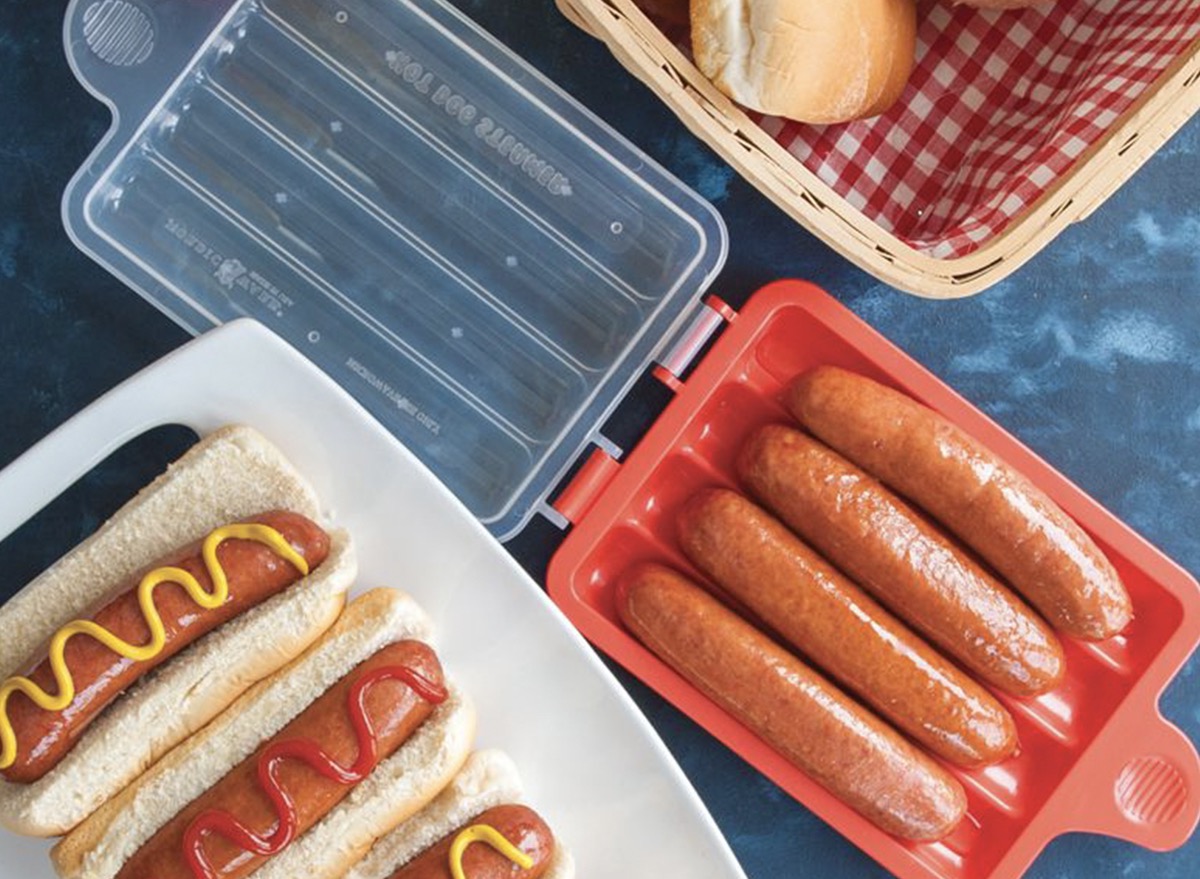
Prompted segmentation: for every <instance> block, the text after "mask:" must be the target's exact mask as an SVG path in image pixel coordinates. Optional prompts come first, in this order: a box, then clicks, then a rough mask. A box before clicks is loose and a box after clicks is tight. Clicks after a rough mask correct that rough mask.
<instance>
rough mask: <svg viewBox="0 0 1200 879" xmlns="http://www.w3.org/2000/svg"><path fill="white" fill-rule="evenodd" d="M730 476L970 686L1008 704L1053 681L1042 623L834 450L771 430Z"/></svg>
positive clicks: (753, 441) (1058, 652)
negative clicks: (1004, 696) (1000, 693)
mask: <svg viewBox="0 0 1200 879" xmlns="http://www.w3.org/2000/svg"><path fill="white" fill-rule="evenodd" d="M738 473H739V474H740V475H741V478H742V481H743V482H744V483H745V484H746V486H747V487H748V488H749V489H750V491H751V493H752V494H754V495H755V496H756V497H757V498H758V499H759V500H761V501H762V502H763V503H764V504H765V505H766V506H767V507H768V508H769V509H770V510H771V511H772V512H774V513H775V514H776V515H777V516H779V518H780V519H782V520H783V521H784V522H785V523H786V524H787V525H789V526H790V527H791V529H792V530H793V531H795V532H796V533H797V534H798V535H800V537H801V538H803V539H804V540H805V541H807V542H808V543H809V544H810V545H811V546H812V547H813V548H814V549H816V550H817V551H818V552H820V553H821V555H823V556H824V557H825V558H827V559H829V561H831V562H833V563H834V564H835V565H837V567H838V568H840V569H841V570H842V572H843V573H845V574H848V575H849V576H850V578H851V579H853V580H854V581H855V582H856V583H858V584H859V585H860V586H862V587H863V588H865V589H867V590H868V591H869V592H870V593H871V594H872V595H874V596H875V597H876V598H877V599H879V600H880V601H881V602H883V603H884V604H885V605H886V606H887V607H888V608H889V609H890V610H891V611H892V612H893V613H895V614H896V615H897V616H899V617H901V618H902V619H904V620H905V621H906V622H908V623H909V624H910V625H912V626H913V627H914V628H915V629H917V630H918V631H919V632H921V633H922V634H924V635H925V636H926V637H927V638H929V640H930V641H932V642H933V643H934V644H935V645H936V646H938V647H940V648H941V649H942V650H944V651H945V652H946V653H948V654H949V655H950V656H952V657H954V658H955V659H957V660H958V661H959V662H961V663H962V664H963V665H964V666H966V667H967V668H968V669H969V670H970V671H972V672H974V673H975V674H976V675H977V676H978V677H979V678H982V679H983V680H984V681H986V682H988V683H990V684H992V685H994V686H996V687H999V688H1000V689H1002V690H1004V691H1005V692H1008V693H1011V694H1013V695H1015V696H1032V695H1036V694H1038V693H1042V692H1045V691H1046V690H1049V689H1051V688H1053V687H1054V686H1056V685H1057V684H1058V682H1059V681H1060V680H1062V676H1063V672H1064V670H1065V665H1064V660H1063V652H1062V645H1061V644H1059V642H1058V639H1057V638H1056V637H1055V636H1054V633H1053V632H1052V631H1051V630H1050V627H1049V626H1047V625H1046V623H1045V622H1044V621H1043V620H1042V619H1041V617H1039V616H1038V615H1037V614H1035V613H1034V612H1033V611H1031V610H1030V609H1029V608H1028V607H1026V606H1025V604H1024V603H1023V602H1022V601H1021V600H1020V599H1019V598H1017V597H1016V596H1015V595H1013V594H1012V592H1010V591H1009V589H1008V588H1007V587H1006V586H1004V585H1003V584H1001V583H1000V582H999V581H997V580H996V578H994V577H993V576H992V575H991V574H989V573H988V572H987V571H985V570H984V569H983V568H982V567H981V566H980V565H979V564H978V563H977V562H975V560H974V559H973V558H971V556H970V554H969V553H967V552H966V551H965V550H963V549H961V548H960V547H958V546H956V545H955V544H954V543H953V542H952V541H951V540H950V538H948V537H947V536H946V535H945V534H943V533H942V531H941V530H940V529H938V528H937V526H935V525H934V524H933V523H932V522H930V521H929V520H928V519H926V518H925V517H924V516H922V515H921V514H920V513H918V512H917V511H916V510H914V509H912V508H911V507H909V506H908V505H907V504H905V503H904V502H903V501H902V500H900V498H898V497H897V496H896V495H894V494H892V493H891V492H890V491H888V490H887V489H886V488H884V487H883V485H881V484H880V483H879V481H878V480H876V479H874V478H873V477H871V476H870V475H868V474H867V473H865V472H863V471H862V470H860V469H859V468H857V467H855V466H854V465H853V464H851V463H850V462H849V461H847V460H846V459H845V458H843V457H842V456H841V455H839V454H838V453H837V452H835V451H833V450H832V449H830V448H828V447H827V446H825V445H823V444H822V443H820V442H818V441H817V440H815V439H813V438H812V437H809V436H806V435H805V434H803V433H801V432H800V431H798V430H792V429H791V428H789V427H784V426H782V425H778V424H770V425H766V426H764V427H762V428H761V429H759V430H758V431H756V432H755V433H754V434H753V435H751V437H750V439H749V440H748V441H747V442H746V444H745V446H743V447H742V452H741V455H740V456H739V458H738Z"/></svg>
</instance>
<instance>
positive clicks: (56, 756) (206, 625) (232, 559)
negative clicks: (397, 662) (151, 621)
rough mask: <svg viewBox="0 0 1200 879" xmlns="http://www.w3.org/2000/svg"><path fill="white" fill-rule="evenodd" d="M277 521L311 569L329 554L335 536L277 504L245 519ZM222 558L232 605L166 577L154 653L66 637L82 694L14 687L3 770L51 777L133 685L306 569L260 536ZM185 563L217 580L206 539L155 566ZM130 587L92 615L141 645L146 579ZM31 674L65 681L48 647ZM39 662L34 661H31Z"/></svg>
mask: <svg viewBox="0 0 1200 879" xmlns="http://www.w3.org/2000/svg"><path fill="white" fill-rule="evenodd" d="M245 521H246V522H254V523H259V524H263V525H268V526H270V527H271V528H274V529H275V530H276V531H278V532H279V533H280V534H282V535H283V537H284V539H285V540H286V541H287V542H288V544H290V545H291V546H292V548H293V549H295V550H296V551H297V552H298V553H299V554H300V555H301V556H303V557H304V560H305V561H306V562H307V563H308V566H309V570H310V571H311V570H312V569H314V568H316V567H317V566H318V565H320V564H321V563H322V562H323V561H324V560H325V558H326V556H327V555H328V554H329V536H328V535H327V534H326V533H325V531H324V530H322V529H321V527H320V526H319V525H317V524H316V523H314V522H312V521H311V520H309V519H308V518H306V517H304V516H302V515H300V514H299V513H291V512H286V511H271V512H267V513H263V514H261V515H258V516H254V517H252V518H250V519H247V520H245ZM217 560H218V562H219V564H220V566H221V568H222V569H223V570H224V571H225V573H226V577H227V579H228V583H229V596H228V598H227V600H226V601H225V603H224V604H222V605H221V606H219V607H217V608H215V609H213V610H205V609H203V608H201V607H200V606H199V605H197V604H196V603H195V601H193V600H192V598H191V597H190V596H189V595H188V594H187V592H186V591H185V590H184V589H183V587H182V586H180V585H178V583H176V582H173V581H167V582H163V583H162V584H161V585H159V586H158V587H157V588H156V589H155V590H154V592H153V603H154V607H155V608H157V610H158V613H159V616H160V617H161V618H162V622H163V628H164V631H165V636H166V642H165V644H164V646H163V649H162V650H161V651H160V652H159V653H158V654H157V655H156V656H154V657H153V658H152V659H148V660H143V661H135V660H132V659H127V658H125V657H123V656H120V655H118V654H117V653H115V652H113V651H112V650H110V649H109V648H108V647H107V646H105V645H104V644H101V643H100V642H99V641H97V640H95V639H94V638H92V637H89V636H85V635H78V636H76V637H73V638H71V639H70V640H69V641H67V642H66V646H65V647H64V649H63V659H64V660H65V662H66V666H67V669H68V670H69V672H70V675H71V678H72V679H73V680H74V682H75V698H74V699H73V700H72V701H71V703H70V704H69V705H68V706H67V707H66V708H65V709H64V710H62V711H50V710H47V709H43V708H41V707H39V706H38V705H36V704H35V703H34V702H33V701H32V700H31V699H30V698H29V697H28V696H26V695H25V694H24V693H23V692H16V693H13V694H12V695H11V696H10V698H9V700H8V703H7V706H6V710H7V713H8V718H9V721H10V722H11V723H12V727H13V732H14V734H15V736H16V741H17V749H16V759H15V761H14V762H13V764H12V765H11V766H10V767H8V768H7V769H5V770H2V771H0V774H2V775H3V776H4V778H5V779H6V780H8V781H11V782H17V783H29V782H33V781H36V780H38V779H39V778H41V777H43V776H44V775H45V774H46V773H47V772H49V771H50V770H51V769H53V768H54V767H55V766H57V765H58V763H59V762H60V761H61V760H62V758H63V757H65V756H66V755H67V753H68V752H69V751H70V750H71V747H72V746H73V745H74V744H75V742H76V740H77V739H78V738H79V736H80V734H81V733H82V732H83V731H84V730H85V729H86V728H87V726H88V724H90V723H91V722H92V721H93V720H94V719H95V718H96V717H97V716H98V715H99V714H100V712H101V711H103V710H104V708H105V707H106V706H107V705H108V704H109V703H111V702H112V701H113V700H114V699H115V698H117V696H119V695H120V694H121V693H122V692H123V691H124V690H125V689H126V688H127V687H129V686H130V685H132V684H133V683H134V682H135V681H137V680H138V679H139V678H141V677H142V676H144V675H146V674H147V673H149V672H150V671H151V670H152V669H154V668H157V667H158V666H159V665H161V664H162V663H164V662H166V661H167V660H168V659H170V658H171V657H172V656H174V655H175V654H176V653H178V652H179V651H180V650H182V649H184V648H185V647H187V646H188V645H189V644H191V643H193V642H195V641H196V640H197V639H199V638H200V637H202V636H203V635H205V634H207V633H208V632H210V631H212V630H213V629H215V628H217V627H218V626H220V625H221V624H222V623H224V622H226V621H228V620H230V619H232V618H234V617H235V616H237V615H238V614H240V613H243V612H244V611H246V610H248V609H250V608H251V607H254V606H255V605H256V604H259V603H261V602H263V601H265V600H267V599H268V598H270V597H271V596H272V595H275V594H276V593H278V592H281V591H283V590H284V589H285V588H287V587H288V586H290V585H292V584H293V583H296V582H297V581H298V580H300V579H301V578H302V576H303V575H302V573H301V572H300V571H299V570H297V569H296V568H295V567H294V566H293V565H292V564H291V563H290V562H288V561H287V560H285V559H284V558H282V557H281V556H279V555H277V554H276V553H275V551H274V550H273V549H271V548H269V547H267V546H265V545H263V544H261V543H258V542H255V541H253V540H240V539H229V540H225V541H223V542H222V543H221V544H220V545H219V546H218V547H217ZM164 566H172V567H178V568H181V569H183V570H184V571H187V572H188V573H189V574H191V575H192V576H193V577H195V578H196V580H197V581H198V582H199V584H200V586H201V587H202V588H203V589H204V590H205V591H206V592H212V588H213V586H212V580H211V578H210V577H209V574H208V570H207V567H206V565H205V564H204V561H203V559H202V558H201V552H200V544H199V543H196V544H194V545H192V546H189V547H187V548H185V549H182V550H180V551H179V552H178V553H177V554H175V555H174V556H172V557H170V558H168V559H165V560H164V561H161V562H159V563H157V564H155V565H152V566H151V567H152V568H160V567H164ZM139 579H140V576H139V578H137V579H135V580H134V581H133V583H132V584H130V585H128V586H126V587H124V588H123V589H122V590H121V591H120V592H118V593H117V594H116V596H115V597H114V598H112V599H111V600H110V601H109V602H108V603H107V604H105V605H104V606H103V607H101V608H100V609H99V610H97V611H96V612H95V613H94V614H92V616H91V620H92V621H93V622H95V623H96V624H97V625H99V626H100V627H101V628H103V629H106V630H108V631H110V632H111V633H112V634H114V635H116V636H117V637H118V638H120V639H121V640H123V641H125V642H127V643H130V644H135V645H142V644H146V643H148V642H149V641H150V638H151V633H150V628H149V626H148V624H147V621H146V617H145V615H144V614H143V612H142V609H141V606H140V605H139V601H138V580H139ZM35 661H36V663H37V664H36V666H35V667H34V668H33V671H32V672H30V673H29V675H28V677H29V678H30V680H32V681H33V682H34V683H35V684H37V685H38V686H39V687H41V688H42V689H43V690H45V691H46V692H47V693H51V694H54V693H58V692H59V688H58V685H57V683H56V680H55V676H54V672H53V670H52V668H51V664H50V660H49V658H48V657H47V656H46V655H45V654H43V656H42V657H41V658H40V659H39V660H35ZM30 664H31V665H32V664H33V663H30Z"/></svg>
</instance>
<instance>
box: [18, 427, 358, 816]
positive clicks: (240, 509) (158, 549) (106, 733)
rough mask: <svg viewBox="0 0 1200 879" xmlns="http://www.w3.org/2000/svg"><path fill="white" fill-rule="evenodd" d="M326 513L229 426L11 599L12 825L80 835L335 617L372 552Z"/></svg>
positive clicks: (261, 444)
mask: <svg viewBox="0 0 1200 879" xmlns="http://www.w3.org/2000/svg"><path fill="white" fill-rule="evenodd" d="M319 519H320V508H319V505H318V502H317V499H316V495H315V493H314V492H313V490H312V488H311V487H310V486H309V485H308V484H307V483H306V482H305V481H304V479H303V478H302V477H301V476H300V475H299V474H298V473H297V472H296V471H295V470H294V468H293V467H292V465H291V464H290V463H289V462H288V461H287V460H286V459H285V458H284V456H283V455H282V454H281V453H280V452H279V451H278V450H277V449H276V448H275V447H274V446H272V445H271V444H270V443H268V442H267V441H266V440H265V439H263V437H262V436H260V435H259V434H258V433H256V432H255V431H253V430H250V429H248V428H244V427H229V428H225V429H222V430H218V431H216V432H214V433H213V434H211V435H209V436H208V437H207V438H205V439H204V440H202V441H201V442H200V443H198V444H197V445H196V446H194V447H193V448H192V449H191V450H189V451H188V452H187V453H186V454H185V455H184V456H183V457H182V458H181V459H180V460H179V461H177V462H176V463H175V464H173V465H172V466H171V468H170V469H169V470H168V471H167V472H166V473H165V474H163V475H162V476H160V477H159V478H158V479H157V480H155V481H154V482H153V483H152V484H151V485H150V486H148V487H147V488H146V489H144V490H143V491H142V492H141V493H140V494H138V495H137V497H135V498H134V499H133V500H131V501H130V502H129V503H127V504H126V505H125V506H124V507H122V508H121V509H120V510H119V511H118V512H117V513H116V514H115V515H114V516H113V517H112V518H111V519H110V520H109V521H108V522H106V523H105V524H104V525H103V526H102V527H101V528H100V529H99V530H98V531H97V532H96V533H95V534H94V535H93V536H92V537H90V538H88V539H87V540H85V541H84V542H83V543H82V544H80V545H79V546H78V547H76V548H75V549H74V550H72V551H71V552H69V553H68V554H67V555H66V556H64V557H63V558H62V559H61V560H59V561H58V562H57V563H56V564H54V565H53V566H52V567H51V568H50V569H49V570H47V571H46V572H45V573H43V574H42V575H41V576H39V577H38V578H36V579H35V580H34V581H33V582H32V583H30V584H29V585H28V586H27V587H26V588H25V589H24V590H22V591H21V592H20V593H18V594H17V595H16V596H15V597H14V598H13V599H12V600H10V601H9V602H8V603H7V604H5V605H4V606H3V607H2V608H0V633H2V637H0V779H3V780H0V824H3V825H5V826H6V827H8V828H10V829H12V830H15V831H17V832H20V833H26V834H31V835H38V836H48V835H54V834H60V833H63V832H66V831H67V830H69V829H70V828H72V827H74V826H75V825H76V824H78V823H79V822H80V821H81V820H82V819H84V818H85V817H86V816H87V815H89V814H90V813H91V812H93V811H94V810H95V809H96V808H97V807H98V806H100V805H101V804H102V803H104V802H105V801H106V800H108V799H109V798H110V797H112V796H113V795H114V794H115V793H116V792H117V791H119V790H121V789H122V788H124V787H125V786H126V785H127V784H129V783H130V782H132V781H133V780H134V779H135V778H137V777H138V775H140V774H141V773H142V772H143V771H144V770H145V769H146V768H147V767H148V766H150V765H151V764H152V763H153V762H154V761H155V760H157V759H158V758H160V757H161V756H162V755H163V754H165V753H166V752H167V751H168V750H170V749H171V748H172V747H173V746H175V745H176V744H178V743H179V742H180V741H182V740H183V739H185V738H186V737H187V736H188V735H190V734H191V733H193V732H195V731H196V730H198V729H200V728H201V727H202V726H204V724H206V723H207V722H208V721H209V720H211V719H212V718H213V717H215V716H216V715H217V714H218V713H220V712H221V711H222V710H223V709H224V708H225V707H226V706H227V705H229V703H231V702H232V701H233V700H234V699H235V698H237V696H238V695H239V694H241V693H242V692H244V691H245V690H246V688H247V687H249V686H250V685H251V684H253V683H254V682H255V681H257V680H259V679H261V678H263V677H265V676H266V675H268V674H270V673H272V672H273V671H275V670H276V669H278V668H280V667H281V666H283V665H284V664H286V663H287V662H288V661H289V660H291V659H292V658H294V657H295V656H297V655H298V654H300V653H301V652H302V651H303V650H304V649H305V648H306V647H307V646H308V645H310V644H311V643H312V642H313V641H314V640H316V638H318V637H319V636H320V635H321V633H322V632H324V631H325V630H326V629H327V628H328V627H329V626H330V625H332V623H333V621H334V620H335V619H336V618H337V615H338V613H339V612H340V610H341V609H342V606H343V604H344V602H345V593H346V590H347V588H348V587H349V585H350V583H351V582H352V580H353V578H354V576H355V574H356V562H355V556H354V552H353V548H352V546H351V544H350V540H349V537H348V535H346V534H345V533H344V532H339V531H333V532H329V531H326V529H325V528H323V527H322V526H321V525H320V524H318V520H319Z"/></svg>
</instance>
